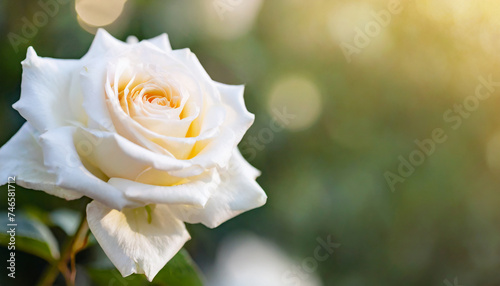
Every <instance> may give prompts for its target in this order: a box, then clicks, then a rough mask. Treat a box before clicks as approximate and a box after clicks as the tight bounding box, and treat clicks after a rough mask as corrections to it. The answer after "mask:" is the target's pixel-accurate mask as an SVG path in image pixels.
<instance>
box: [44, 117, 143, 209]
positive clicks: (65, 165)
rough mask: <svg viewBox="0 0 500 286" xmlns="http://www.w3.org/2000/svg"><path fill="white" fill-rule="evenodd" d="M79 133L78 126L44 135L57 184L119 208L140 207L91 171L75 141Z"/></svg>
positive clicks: (46, 156) (48, 162) (50, 169)
mask: <svg viewBox="0 0 500 286" xmlns="http://www.w3.org/2000/svg"><path fill="white" fill-rule="evenodd" d="M76 130H77V128H76V127H60V128H57V129H54V130H50V131H47V132H45V133H44V134H42V135H41V136H40V145H41V147H42V150H43V161H44V165H45V167H46V168H47V170H48V172H50V173H52V174H53V175H55V176H56V178H57V179H56V185H57V186H58V187H60V188H64V189H69V190H74V191H76V192H78V193H80V194H82V195H85V196H87V197H90V198H92V199H95V200H98V201H100V202H102V203H104V204H106V205H108V206H110V207H113V208H116V209H122V208H124V207H135V206H140V205H141V204H139V203H137V202H133V201H130V200H128V199H127V198H125V196H124V195H123V193H122V192H121V191H120V190H118V189H116V188H115V187H113V186H111V185H109V184H108V183H106V182H105V181H103V180H102V179H101V178H99V177H97V176H96V174H94V173H92V172H90V171H89V169H88V168H87V167H86V166H85V164H84V162H82V160H81V159H80V156H79V154H78V152H77V147H76V146H79V147H80V145H79V143H78V142H75V141H74V138H73V137H74V135H75V133H76ZM79 147H78V148H79Z"/></svg>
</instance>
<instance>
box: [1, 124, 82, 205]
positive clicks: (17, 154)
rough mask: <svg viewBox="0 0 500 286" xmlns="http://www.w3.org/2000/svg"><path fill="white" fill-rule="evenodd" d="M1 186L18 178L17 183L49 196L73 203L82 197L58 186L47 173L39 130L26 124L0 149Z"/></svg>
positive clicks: (54, 178) (52, 176)
mask: <svg viewBox="0 0 500 286" xmlns="http://www.w3.org/2000/svg"><path fill="white" fill-rule="evenodd" d="M0 162H2V164H1V165H0V185H3V184H6V183H7V182H8V177H11V176H15V177H16V184H18V185H20V186H22V187H25V188H28V189H35V190H43V191H45V192H46V193H48V194H51V195H54V196H58V197H61V198H64V199H66V200H74V199H78V198H80V197H82V195H81V194H79V193H77V192H74V191H71V190H67V189H63V188H60V187H58V186H56V176H55V175H54V174H50V173H48V172H47V170H46V168H45V166H44V165H43V153H42V148H40V145H39V144H38V142H37V135H36V130H35V129H34V128H33V127H32V126H31V125H30V124H29V123H25V124H24V125H23V127H21V129H20V130H19V131H18V132H17V133H16V135H14V137H12V138H11V139H10V140H9V142H7V143H6V144H5V145H3V146H2V148H1V149H0Z"/></svg>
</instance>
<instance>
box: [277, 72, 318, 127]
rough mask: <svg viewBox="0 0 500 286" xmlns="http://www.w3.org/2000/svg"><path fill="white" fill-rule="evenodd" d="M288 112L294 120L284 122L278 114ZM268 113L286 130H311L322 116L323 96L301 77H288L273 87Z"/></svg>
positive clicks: (312, 84) (309, 81) (310, 82)
mask: <svg viewBox="0 0 500 286" xmlns="http://www.w3.org/2000/svg"><path fill="white" fill-rule="evenodd" d="M283 110H286V111H287V112H288V113H290V114H291V115H292V116H294V118H293V119H291V120H290V122H283V121H282V119H280V118H279V117H277V116H276V113H277V112H283ZM268 111H269V114H271V115H272V116H273V117H275V119H276V120H277V121H278V122H280V121H281V123H282V124H283V125H284V127H285V128H287V129H289V130H293V131H299V130H303V129H306V128H309V127H310V126H311V125H312V124H314V122H315V121H316V120H317V119H318V117H319V116H320V114H321V94H320V92H319V90H318V88H317V87H316V85H315V84H314V83H313V82H312V81H311V80H309V79H307V78H306V77H303V76H299V75H291V76H286V77H284V78H281V79H279V80H278V81H277V82H276V83H275V84H274V86H273V88H272V90H271V92H270V96H269V102H268Z"/></svg>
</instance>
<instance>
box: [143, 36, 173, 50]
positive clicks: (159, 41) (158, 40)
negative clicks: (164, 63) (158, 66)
mask: <svg viewBox="0 0 500 286" xmlns="http://www.w3.org/2000/svg"><path fill="white" fill-rule="evenodd" d="M144 41H146V42H149V43H151V44H153V45H155V46H157V47H158V48H160V49H161V50H163V51H171V50H172V47H171V46H170V41H169V39H168V35H167V34H165V33H164V34H161V35H159V36H156V37H154V38H151V39H148V40H144Z"/></svg>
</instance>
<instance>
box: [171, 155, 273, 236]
mask: <svg viewBox="0 0 500 286" xmlns="http://www.w3.org/2000/svg"><path fill="white" fill-rule="evenodd" d="M233 154H234V153H233ZM255 171H256V169H255V168H253V167H251V166H250V164H248V163H247V162H246V161H245V160H244V159H243V157H241V155H238V154H235V155H233V157H232V158H231V160H230V164H229V167H228V168H227V169H225V170H221V171H220V172H221V173H220V176H221V180H222V182H221V184H220V185H219V187H218V188H217V189H216V190H215V191H214V193H213V195H212V197H211V198H210V200H209V201H208V202H207V204H206V205H205V207H204V208H203V209H199V208H194V207H192V206H187V205H184V206H171V209H172V211H174V213H175V214H176V215H177V216H178V217H179V218H180V219H181V220H183V221H185V222H188V223H203V224H204V225H206V226H207V227H210V228H214V227H217V226H219V225H220V224H221V223H223V222H225V221H226V220H228V219H230V218H233V217H235V216H237V215H239V214H241V213H243V212H245V211H248V210H251V209H254V208H257V207H260V206H262V205H264V204H265V203H266V200H267V196H266V194H265V193H264V191H263V190H262V188H261V187H260V186H259V184H257V182H256V181H255V178H254V176H255V175H256V173H255Z"/></svg>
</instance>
